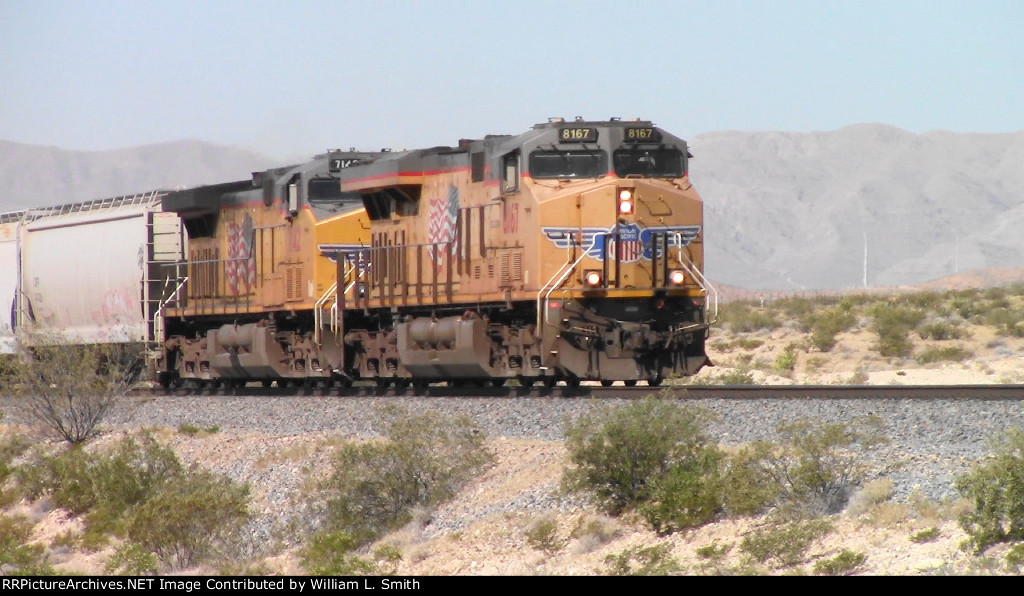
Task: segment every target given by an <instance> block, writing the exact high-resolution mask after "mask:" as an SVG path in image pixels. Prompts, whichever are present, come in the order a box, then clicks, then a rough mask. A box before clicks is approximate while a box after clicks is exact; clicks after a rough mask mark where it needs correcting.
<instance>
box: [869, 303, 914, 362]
mask: <svg viewBox="0 0 1024 596" xmlns="http://www.w3.org/2000/svg"><path fill="white" fill-rule="evenodd" d="M871 315H872V317H873V322H872V330H873V331H874V332H875V333H877V334H878V343H877V344H876V346H875V348H876V349H877V350H878V353H879V354H881V355H882V356H896V357H905V356H909V355H910V352H911V350H913V348H914V344H913V342H911V341H910V337H909V333H910V330H911V329H913V328H915V327H917V325H919V324H920V323H921V320H922V319H923V318H924V313H923V312H921V311H919V310H913V309H910V308H905V307H901V306H895V305H893V304H878V305H876V306H874V307H872V308H871Z"/></svg>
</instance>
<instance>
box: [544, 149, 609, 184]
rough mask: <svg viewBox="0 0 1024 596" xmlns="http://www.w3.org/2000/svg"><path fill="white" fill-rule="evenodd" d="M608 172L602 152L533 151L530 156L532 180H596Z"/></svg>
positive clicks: (606, 157) (605, 157) (606, 156)
mask: <svg viewBox="0 0 1024 596" xmlns="http://www.w3.org/2000/svg"><path fill="white" fill-rule="evenodd" d="M607 172H608V154H607V153H606V152H605V151H603V150H599V149H597V150H584V151H534V152H533V153H531V154H530V176H532V177H533V178H597V177H598V176H604V175H605V174H606V173H607Z"/></svg>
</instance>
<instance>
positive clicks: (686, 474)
mask: <svg viewBox="0 0 1024 596" xmlns="http://www.w3.org/2000/svg"><path fill="white" fill-rule="evenodd" d="M709 416H710V413H709V412H708V411H706V410H703V409H701V408H697V407H693V406H679V405H677V404H676V403H674V402H671V401H667V400H660V399H655V398H653V397H648V398H647V399H644V400H642V401H637V402H632V403H630V404H628V405H625V406H621V407H618V408H612V407H606V408H604V409H603V410H601V411H599V412H597V413H595V414H592V415H589V416H584V417H581V418H580V419H578V420H577V421H575V422H573V421H568V422H566V428H565V438H566V449H567V451H568V454H569V461H570V466H568V467H567V469H566V471H565V473H564V475H563V477H562V483H563V486H564V487H565V488H566V489H568V490H574V491H585V492H589V493H592V494H593V495H594V496H595V497H596V498H597V500H598V501H599V503H600V504H601V505H602V506H603V507H604V509H605V511H607V512H608V513H609V514H611V515H618V514H620V513H622V512H623V511H625V510H627V509H631V508H634V507H637V506H639V505H640V504H642V503H647V502H649V501H651V500H652V496H654V495H656V496H657V497H659V498H673V499H681V500H682V501H681V502H683V501H685V500H686V499H687V498H688V497H686V496H678V497H677V496H672V497H670V496H669V493H670V492H671V490H672V488H679V489H682V488H684V487H685V486H687V485H692V484H693V483H694V482H696V480H695V478H697V477H702V476H706V478H705V479H706V481H707V482H708V483H709V484H714V483H715V482H717V480H716V476H717V472H716V470H715V469H714V466H713V462H715V461H717V459H718V458H719V457H720V455H718V447H717V446H716V445H715V444H714V443H713V442H712V441H711V440H710V439H709V438H708V436H707V435H705V433H704V430H703V425H704V423H705V422H706V421H707V420H709V419H710V418H709ZM674 468H678V469H679V472H677V473H676V474H675V475H674V476H671V477H670V472H671V471H672V470H673V469H674ZM670 487H672V488H670ZM701 490H702V491H703V489H701ZM701 495H703V493H701ZM701 495H694V497H693V498H695V499H697V500H698V501H699V502H703V496H701ZM652 515H654V514H653V513H652ZM657 515H658V516H665V517H666V523H669V522H668V521H667V518H668V517H670V516H668V515H667V513H666V512H661V513H659V514H657Z"/></svg>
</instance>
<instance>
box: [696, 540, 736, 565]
mask: <svg viewBox="0 0 1024 596" xmlns="http://www.w3.org/2000/svg"><path fill="white" fill-rule="evenodd" d="M732 546H733V545H732V543H730V544H718V541H717V540H715V541H714V542H712V543H711V544H706V545H704V546H701V547H699V548H697V549H696V550H695V551H694V552H696V553H697V556H698V557H700V558H702V559H710V560H712V561H718V560H721V559H723V558H724V557H725V555H727V554H729V551H731V550H732Z"/></svg>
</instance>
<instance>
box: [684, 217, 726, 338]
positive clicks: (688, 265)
mask: <svg viewBox="0 0 1024 596" xmlns="http://www.w3.org/2000/svg"><path fill="white" fill-rule="evenodd" d="M674 236H675V240H676V250H677V251H678V258H679V264H680V265H682V266H683V268H684V269H686V271H687V272H688V273H689V274H690V276H691V277H693V279H695V280H696V281H697V285H699V286H700V288H701V289H702V290H704V292H705V294H707V296H708V298H710V299H711V306H712V308H705V309H704V322H705V324H707V325H710V324H712V323H714V322H715V321H717V320H718V290H717V289H715V286H713V285H711V282H710V281H708V279H707V278H706V277H704V274H703V273H701V271H700V269H698V268H697V266H696V265H694V264H693V261H691V260H690V258H689V257H688V256H686V255H684V254H683V235H682V234H681V233H680V232H675V233H674ZM705 306H707V305H705ZM712 311H713V313H712Z"/></svg>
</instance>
